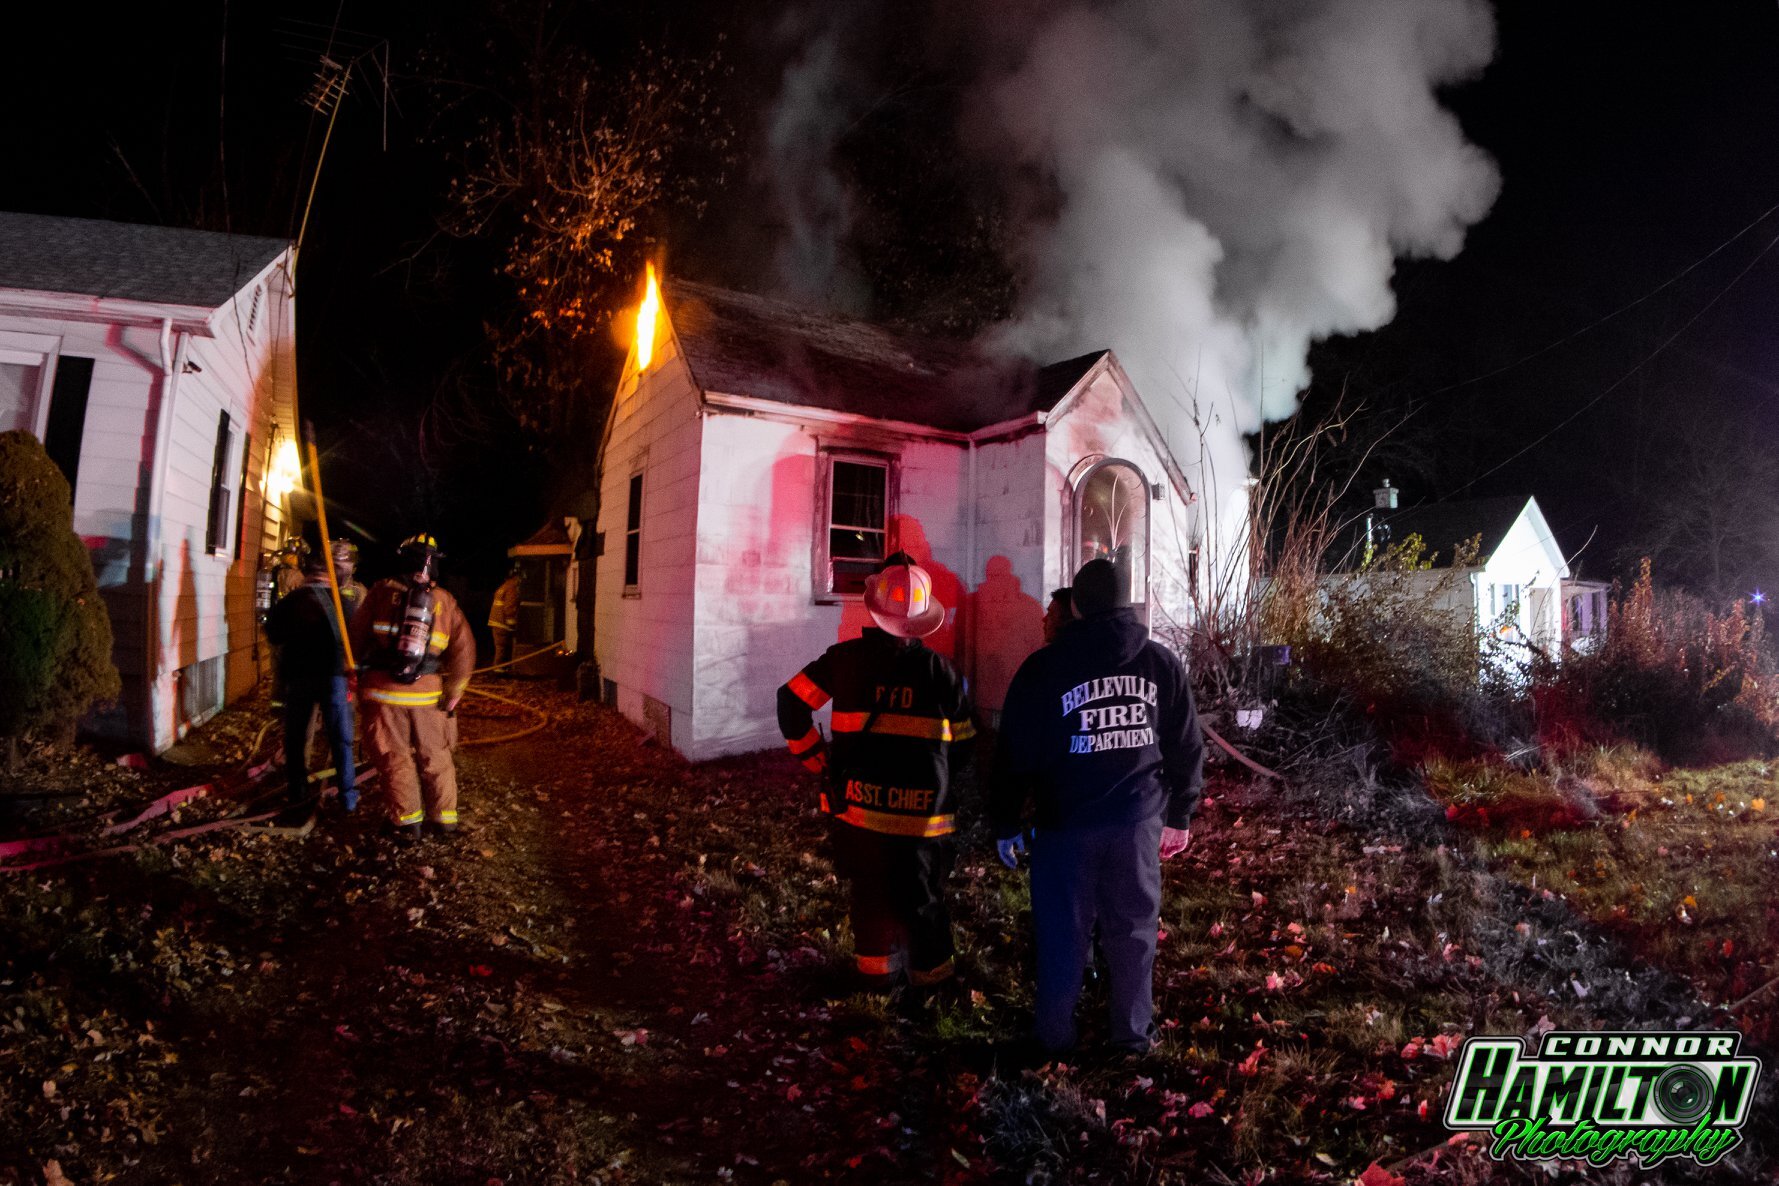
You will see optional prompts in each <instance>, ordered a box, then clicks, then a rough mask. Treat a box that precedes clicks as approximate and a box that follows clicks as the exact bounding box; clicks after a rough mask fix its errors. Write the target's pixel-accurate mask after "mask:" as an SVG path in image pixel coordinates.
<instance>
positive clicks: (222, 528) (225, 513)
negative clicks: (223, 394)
mask: <svg viewBox="0 0 1779 1186" xmlns="http://www.w3.org/2000/svg"><path fill="white" fill-rule="evenodd" d="M232 439H233V434H232V433H230V432H229V414H228V413H227V412H222V413H219V414H218V419H217V421H216V455H215V457H214V458H213V459H212V461H211V463H210V522H209V523H208V524H207V525H206V526H205V528H204V550H205V551H206V552H215V551H216V550H217V549H218V548H220V547H222V546H223V544H224V543H226V542H227V541H226V538H225V532H226V531H227V529H228V528H227V524H228V521H229V488H228V480H229V475H228V467H229V445H230V443H231V441H232Z"/></svg>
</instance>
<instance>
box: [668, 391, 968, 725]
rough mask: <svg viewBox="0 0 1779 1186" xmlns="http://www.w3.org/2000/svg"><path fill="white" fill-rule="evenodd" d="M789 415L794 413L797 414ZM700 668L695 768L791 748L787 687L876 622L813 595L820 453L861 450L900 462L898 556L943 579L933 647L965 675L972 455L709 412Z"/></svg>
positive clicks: (851, 605)
mask: <svg viewBox="0 0 1779 1186" xmlns="http://www.w3.org/2000/svg"><path fill="white" fill-rule="evenodd" d="M787 411H789V409H787ZM704 433H705V436H704V444H705V447H704V452H703V465H702V470H701V473H702V480H701V487H700V503H699V509H698V524H699V532H698V536H699V543H698V574H697V591H698V600H697V634H696V647H695V654H696V660H695V663H694V668H695V670H696V690H695V702H694V707H695V709H696V717H697V719H696V725H695V728H694V730H693V732H692V734H691V736H690V738H689V740H688V741H687V742H685V743H684V744H681V745H680V749H681V750H682V752H684V753H686V754H687V755H688V756H690V757H693V758H698V759H704V758H711V757H716V756H719V755H722V754H731V753H741V752H745V751H747V750H755V749H761V748H767V747H771V746H775V745H779V744H782V740H781V738H780V737H779V733H778V726H777V716H776V705H777V699H776V697H777V691H778V687H779V685H780V684H782V683H784V682H785V680H787V679H789V678H790V677H791V675H792V674H793V673H795V672H796V671H797V669H798V668H800V667H802V666H803V665H804V664H805V663H808V662H809V661H810V660H811V659H814V658H815V657H816V656H817V655H819V654H821V653H822V651H824V650H826V649H827V648H828V647H830V646H832V645H833V644H834V643H836V642H840V641H842V640H844V639H848V638H856V637H857V636H858V634H859V632H860V631H861V630H862V629H864V628H865V627H866V626H868V625H870V624H871V617H870V615H869V614H868V613H867V612H866V610H865V607H864V605H863V603H862V602H861V601H859V600H858V599H856V598H854V599H847V600H841V601H839V602H834V601H832V600H831V599H828V598H822V599H820V600H818V598H817V595H816V563H815V560H816V540H817V536H816V532H817V531H818V530H822V529H823V526H822V525H818V524H817V522H816V516H817V506H818V488H819V485H820V483H821V481H822V480H823V474H824V470H823V468H822V466H821V456H820V453H821V450H822V449H824V448H839V449H863V450H868V451H870V452H873V453H879V454H885V455H889V456H891V457H893V458H894V459H895V470H896V474H897V479H896V490H895V492H894V493H893V494H892V499H891V502H892V506H893V507H894V511H893V514H892V518H891V524H890V546H891V547H899V548H902V549H905V550H906V551H908V552H909V553H911V554H912V555H913V556H914V558H915V559H916V560H918V561H920V562H921V564H922V565H923V566H925V567H926V568H927V569H928V570H929V571H930V572H931V573H932V576H933V591H934V595H935V596H936V597H937V598H938V599H939V601H940V602H941V603H942V604H944V605H945V606H946V608H947V609H948V610H949V611H950V613H949V614H948V616H947V619H946V623H945V625H944V626H943V627H941V628H940V630H939V631H938V632H937V633H935V634H933V635H932V636H930V637H929V638H928V639H927V640H926V641H927V643H928V645H930V646H932V647H933V649H934V650H937V651H938V652H939V653H940V654H943V655H946V656H947V657H949V658H952V659H953V660H954V661H959V662H961V663H963V664H964V665H965V669H966V670H967V664H968V657H967V654H966V653H965V652H966V651H967V648H966V647H964V646H961V645H960V643H959V639H960V637H966V638H967V637H968V634H967V630H968V626H967V623H968V621H969V600H970V598H969V591H968V590H967V589H966V588H965V585H964V581H963V576H962V575H961V574H962V573H963V572H964V569H965V567H966V565H965V562H964V555H965V550H966V546H967V545H966V539H965V536H966V526H965V520H966V514H967V511H966V508H967V506H968V505H969V500H968V499H967V498H966V497H965V495H964V490H965V487H966V484H967V481H968V476H967V469H966V467H967V455H966V451H965V450H964V448H963V447H961V446H959V445H956V444H950V443H946V442H935V441H927V440H918V439H909V438H906V437H900V436H896V435H894V434H891V433H888V432H887V431H883V430H880V429H877V428H875V427H872V426H869V425H866V426H862V427H861V428H859V429H854V430H846V429H838V428H836V427H834V426H832V425H817V424H814V423H811V424H796V423H786V422H784V421H780V420H767V419H764V418H757V417H743V416H733V415H723V414H713V415H711V416H709V417H708V418H707V419H706V420H705V422H704Z"/></svg>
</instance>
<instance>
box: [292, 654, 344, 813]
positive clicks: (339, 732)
mask: <svg viewBox="0 0 1779 1186" xmlns="http://www.w3.org/2000/svg"><path fill="white" fill-rule="evenodd" d="M317 708H320V709H321V727H322V728H323V729H325V730H326V731H327V742H328V748H329V749H331V750H332V751H333V757H334V769H335V770H337V771H339V772H340V794H341V796H342V797H344V796H347V795H350V794H352V793H353V792H354V790H355V789H356V785H357V769H356V768H355V767H354V766H353V764H352V705H351V704H350V703H349V702H348V701H347V699H346V677H345V676H343V675H336V676H328V677H323V678H320V679H286V680H285V681H284V770H285V773H286V775H287V776H288V777H289V779H290V801H291V803H293V804H296V803H302V802H305V801H306V800H308V799H310V798H312V797H313V794H314V793H313V791H312V790H311V789H310V787H309V720H310V717H311V716H312V715H313V714H314V712H315V710H316V709H317Z"/></svg>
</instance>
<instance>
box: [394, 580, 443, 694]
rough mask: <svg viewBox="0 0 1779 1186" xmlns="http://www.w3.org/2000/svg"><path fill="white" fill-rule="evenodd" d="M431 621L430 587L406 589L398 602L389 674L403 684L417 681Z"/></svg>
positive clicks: (416, 586) (424, 659)
mask: <svg viewBox="0 0 1779 1186" xmlns="http://www.w3.org/2000/svg"><path fill="white" fill-rule="evenodd" d="M432 617H433V615H432V587H431V586H430V585H412V586H409V588H408V592H407V596H406V597H405V598H403V602H402V620H401V629H400V630H398V631H397V632H396V636H395V670H394V671H393V672H392V673H391V674H393V675H394V676H395V678H396V679H398V680H400V681H401V682H402V683H404V684H411V683H413V682H414V681H415V680H417V679H419V678H420V676H421V674H422V670H423V668H424V667H425V665H426V657H427V649H428V647H430V646H431V644H432Z"/></svg>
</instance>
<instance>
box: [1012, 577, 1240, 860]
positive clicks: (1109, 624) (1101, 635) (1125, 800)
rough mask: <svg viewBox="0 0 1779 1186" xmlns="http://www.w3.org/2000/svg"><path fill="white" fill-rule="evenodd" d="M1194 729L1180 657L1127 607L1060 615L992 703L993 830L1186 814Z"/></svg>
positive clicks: (1171, 822)
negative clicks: (1052, 637) (1025, 820)
mask: <svg viewBox="0 0 1779 1186" xmlns="http://www.w3.org/2000/svg"><path fill="white" fill-rule="evenodd" d="M1204 756H1205V749H1204V738H1203V737H1202V736H1201V735H1200V733H1199V729H1198V710H1197V708H1196V707H1195V706H1194V705H1193V702H1192V686H1191V684H1190V683H1188V681H1187V678H1186V667H1185V665H1184V664H1183V663H1181V662H1180V660H1179V658H1178V657H1177V656H1176V655H1175V654H1174V653H1173V652H1172V651H1170V650H1168V649H1167V648H1166V647H1164V646H1162V645H1161V644H1160V643H1157V642H1153V641H1151V640H1150V638H1149V628H1148V627H1147V626H1144V625H1143V624H1142V623H1141V622H1139V621H1138V620H1137V618H1136V615H1135V613H1133V612H1132V611H1130V610H1114V611H1112V612H1110V613H1105V614H1098V615H1095V616H1094V617H1091V618H1087V619H1085V620H1083V621H1078V622H1071V623H1069V624H1068V625H1067V626H1065V627H1063V630H1062V632H1061V633H1060V634H1059V635H1058V636H1057V639H1056V641H1055V642H1054V643H1052V644H1051V645H1049V646H1047V647H1044V648H1043V649H1041V650H1039V651H1037V652H1036V653H1035V654H1033V655H1032V656H1031V657H1030V658H1028V659H1027V660H1026V661H1025V662H1024V664H1022V665H1021V666H1020V668H1019V672H1018V674H1017V675H1015V676H1014V677H1013V683H1012V686H1010V687H1009V688H1008V689H1007V702H1006V706H1005V707H1004V708H1003V709H1002V712H1001V736H1000V747H999V753H998V756H997V758H996V761H995V771H994V785H993V787H992V789H991V792H990V796H989V819H990V822H991V823H992V824H993V825H994V830H995V835H996V836H997V837H999V838H1001V839H1006V838H1007V837H1009V836H1012V835H1014V834H1015V833H1017V832H1018V831H1019V827H1020V815H1021V813H1022V812H1023V810H1024V808H1025V804H1026V801H1027V799H1028V797H1029V798H1031V799H1035V800H1036V802H1037V825H1038V827H1040V828H1085V827H1097V826H1100V825H1105V824H1130V823H1138V822H1140V821H1143V820H1149V819H1154V818H1155V817H1156V816H1160V817H1161V819H1162V822H1163V823H1165V824H1166V825H1167V826H1168V827H1170V828H1184V827H1187V826H1188V825H1189V824H1190V823H1191V822H1192V812H1193V810H1194V809H1195V808H1196V807H1197V806H1198V800H1199V795H1200V793H1201V791H1202V789H1203V785H1204Z"/></svg>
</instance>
